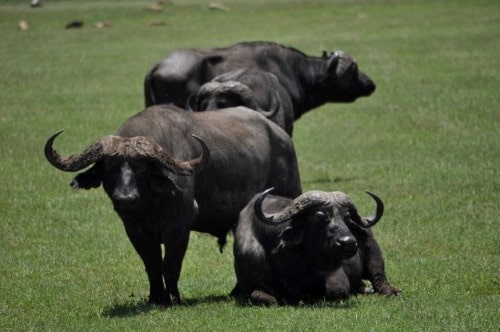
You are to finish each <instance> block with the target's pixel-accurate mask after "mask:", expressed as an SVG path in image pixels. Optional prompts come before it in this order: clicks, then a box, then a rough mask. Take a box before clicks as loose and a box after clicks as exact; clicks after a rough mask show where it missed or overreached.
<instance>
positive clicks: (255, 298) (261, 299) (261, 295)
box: [250, 290, 278, 306]
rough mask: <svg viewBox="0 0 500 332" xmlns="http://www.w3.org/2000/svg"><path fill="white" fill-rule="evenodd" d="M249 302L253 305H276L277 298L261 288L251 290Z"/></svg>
mask: <svg viewBox="0 0 500 332" xmlns="http://www.w3.org/2000/svg"><path fill="white" fill-rule="evenodd" d="M250 302H252V304H254V305H265V306H271V305H278V300H277V299H276V298H275V297H274V296H272V295H271V294H268V293H266V292H264V291H261V290H254V291H253V292H252V294H251V295H250Z"/></svg>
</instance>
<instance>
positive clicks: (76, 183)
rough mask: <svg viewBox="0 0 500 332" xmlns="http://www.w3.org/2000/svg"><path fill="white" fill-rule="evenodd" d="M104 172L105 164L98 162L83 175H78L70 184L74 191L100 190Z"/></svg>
mask: <svg viewBox="0 0 500 332" xmlns="http://www.w3.org/2000/svg"><path fill="white" fill-rule="evenodd" d="M103 172H104V163H103V162H102V161H98V162H96V163H95V164H94V166H92V167H91V168H89V169H88V170H86V171H85V172H83V173H80V174H78V175H77V176H75V177H74V178H73V181H71V183H70V184H69V185H70V186H71V187H72V188H74V189H87V190H88V189H92V188H98V187H99V186H100V185H101V182H102V175H103Z"/></svg>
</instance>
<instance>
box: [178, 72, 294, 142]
mask: <svg viewBox="0 0 500 332" xmlns="http://www.w3.org/2000/svg"><path fill="white" fill-rule="evenodd" d="M193 99H194V98H193ZM188 103H189V102H188ZM188 106H189V105H188ZM234 106H246V107H248V108H251V109H254V110H256V111H258V112H260V113H262V114H263V115H264V116H266V117H267V118H268V119H270V120H271V121H273V122H274V123H276V124H277V125H279V126H280V127H281V128H283V129H284V130H285V131H286V132H287V133H288V134H289V135H290V136H292V131H293V119H294V115H293V106H292V101H291V100H290V96H289V95H288V92H286V90H285V88H283V86H282V85H281V84H280V83H279V82H278V79H277V78H276V76H275V75H274V74H271V73H269V72H265V71H261V70H255V69H248V68H244V69H239V70H233V71H230V72H228V73H226V74H222V75H219V76H217V77H215V78H214V79H213V80H211V81H210V82H208V83H205V84H203V85H202V86H201V87H200V89H199V90H198V93H197V95H196V107H195V111H210V110H217V109H221V108H225V107H234Z"/></svg>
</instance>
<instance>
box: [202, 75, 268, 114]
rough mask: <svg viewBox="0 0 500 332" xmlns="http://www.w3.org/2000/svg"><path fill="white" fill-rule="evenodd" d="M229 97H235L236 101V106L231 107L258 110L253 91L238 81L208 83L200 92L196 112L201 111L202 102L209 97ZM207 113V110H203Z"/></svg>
mask: <svg viewBox="0 0 500 332" xmlns="http://www.w3.org/2000/svg"><path fill="white" fill-rule="evenodd" d="M221 94H222V95H227V96H229V97H231V96H233V99H234V100H235V105H231V106H246V107H248V108H251V109H253V110H257V109H258V107H259V106H258V105H257V101H256V100H255V98H254V96H253V92H252V90H251V89H250V88H249V87H248V86H247V85H245V84H243V83H241V82H237V81H226V82H208V83H205V84H203V85H202V86H201V88H200V90H199V91H198V97H197V100H196V110H197V111H200V110H201V102H202V101H203V100H204V99H205V98H208V97H211V96H213V95H215V96H217V95H221ZM203 111H206V110H203Z"/></svg>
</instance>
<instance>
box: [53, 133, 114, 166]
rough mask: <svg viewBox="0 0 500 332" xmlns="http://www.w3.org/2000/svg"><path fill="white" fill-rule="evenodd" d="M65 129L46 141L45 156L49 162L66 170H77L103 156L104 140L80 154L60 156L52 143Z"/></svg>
mask: <svg viewBox="0 0 500 332" xmlns="http://www.w3.org/2000/svg"><path fill="white" fill-rule="evenodd" d="M63 131H64V129H63V130H59V131H58V132H56V133H55V134H53V135H52V136H50V137H49V139H48V140H47V142H46V143H45V149H44V152H45V158H47V160H48V162H49V163H50V164H51V165H52V166H54V167H55V168H57V169H60V170H61V171H65V172H76V171H79V170H81V169H83V168H85V167H87V166H89V165H91V164H93V163H95V162H96V161H98V160H100V159H101V158H102V157H103V153H104V144H103V142H102V140H101V141H98V142H96V143H94V144H92V145H90V146H89V147H88V148H86V149H85V150H84V151H83V152H82V153H80V154H76V155H71V156H69V157H63V156H60V155H59V153H57V151H56V150H54V149H53V148H52V145H53V144H54V140H55V139H56V137H57V136H59V135H60V134H61V133H62V132H63Z"/></svg>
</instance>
